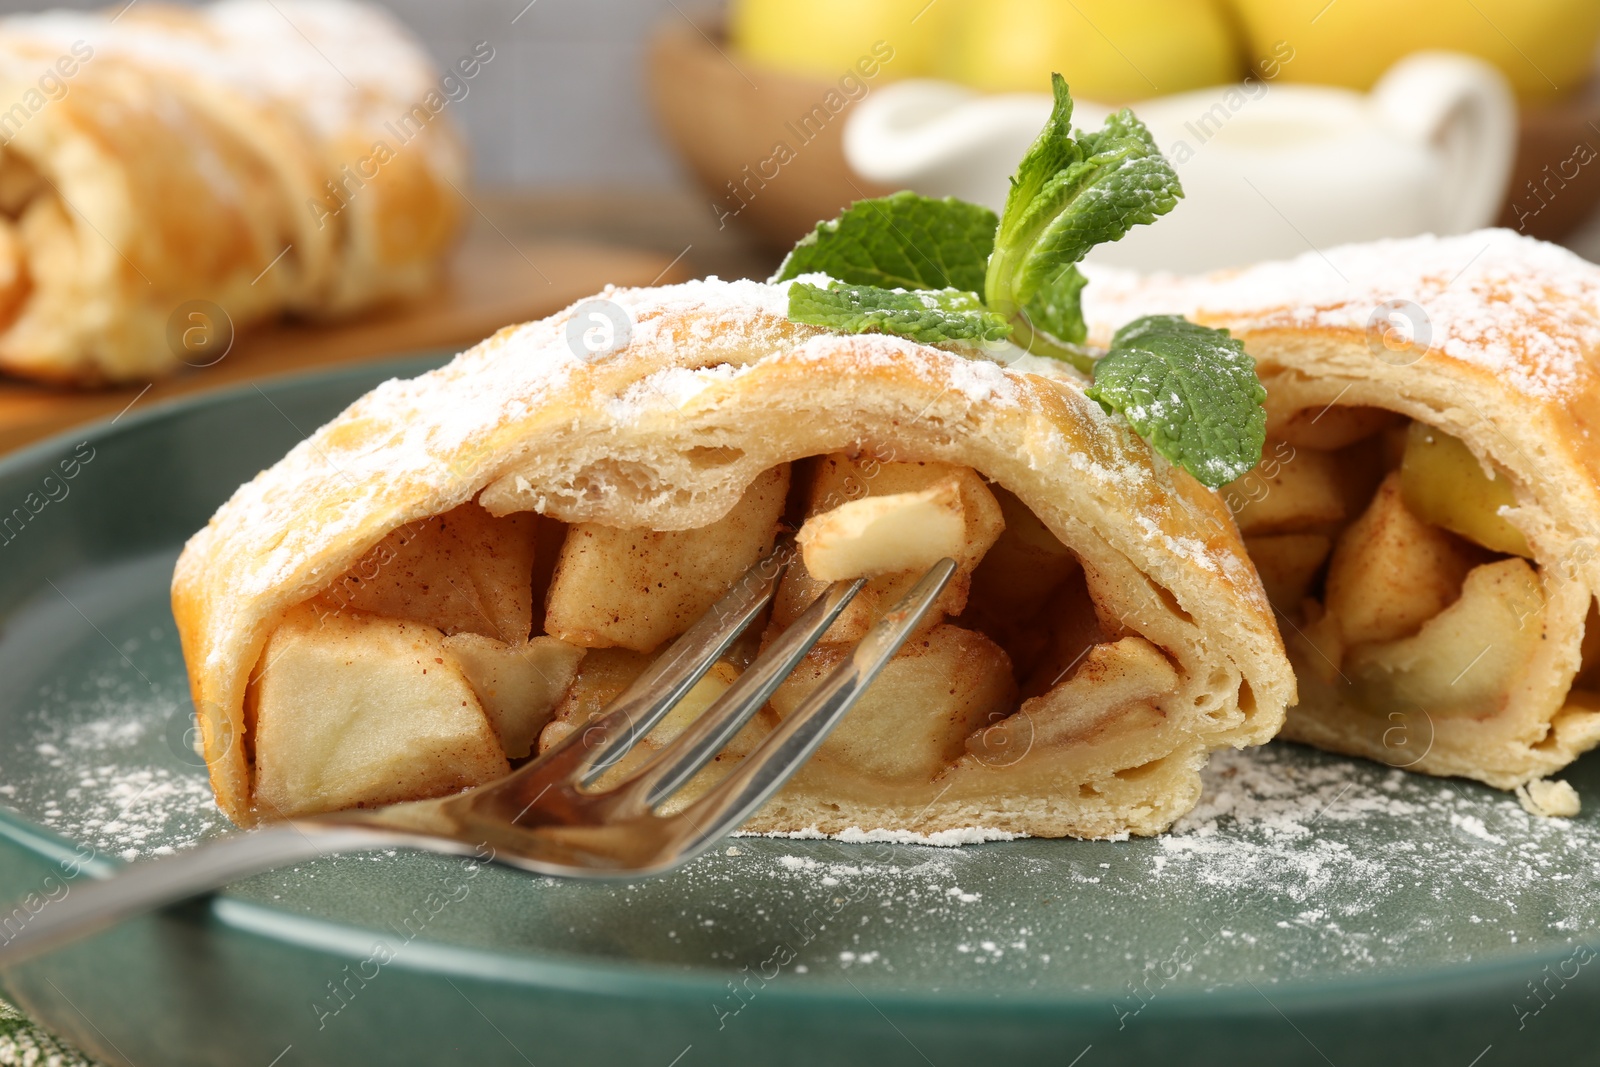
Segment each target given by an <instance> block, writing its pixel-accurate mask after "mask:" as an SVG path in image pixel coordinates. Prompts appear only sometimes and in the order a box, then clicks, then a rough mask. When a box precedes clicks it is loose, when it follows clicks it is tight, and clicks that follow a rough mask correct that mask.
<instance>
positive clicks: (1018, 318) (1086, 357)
mask: <svg viewBox="0 0 1600 1067" xmlns="http://www.w3.org/2000/svg"><path fill="white" fill-rule="evenodd" d="M1010 322H1011V326H1012V333H1011V342H1012V343H1013V344H1015V345H1016V346H1017V347H1018V348H1020V349H1022V350H1023V351H1024V352H1027V353H1028V355H1030V356H1043V357H1044V358H1045V359H1058V360H1060V361H1061V362H1063V363H1069V364H1071V365H1072V366H1074V367H1076V368H1077V369H1078V370H1080V371H1082V372H1083V373H1085V374H1088V375H1093V374H1094V365H1095V363H1096V362H1097V361H1098V359H1099V357H1100V356H1102V355H1104V353H1103V352H1101V351H1099V350H1098V349H1094V348H1090V347H1088V346H1086V345H1074V344H1068V343H1067V342H1065V341H1057V340H1056V339H1055V338H1053V337H1051V336H1050V335H1049V334H1045V333H1039V332H1037V331H1036V330H1034V329H1033V327H1032V326H1031V325H1030V324H1029V323H1028V316H1027V315H1025V314H1023V313H1022V312H1020V311H1019V312H1016V313H1015V314H1013V315H1012V316H1011V318H1010Z"/></svg>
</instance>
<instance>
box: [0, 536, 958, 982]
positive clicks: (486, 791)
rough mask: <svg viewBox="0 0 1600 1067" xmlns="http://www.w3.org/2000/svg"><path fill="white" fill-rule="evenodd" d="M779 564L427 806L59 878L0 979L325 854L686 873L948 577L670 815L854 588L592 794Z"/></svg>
mask: <svg viewBox="0 0 1600 1067" xmlns="http://www.w3.org/2000/svg"><path fill="white" fill-rule="evenodd" d="M793 553H794V547H793V544H792V542H788V541H785V542H782V543H780V544H779V546H778V547H777V548H776V549H775V550H774V551H773V552H772V554H771V555H769V556H768V557H767V558H766V559H764V560H762V561H761V562H760V563H757V564H756V565H755V566H754V567H752V568H750V570H749V571H747V572H746V573H745V575H744V577H743V578H742V579H740V581H739V582H737V583H736V584H735V585H734V587H733V588H732V589H731V590H730V591H729V592H728V593H727V594H726V595H724V596H723V598H722V599H721V600H719V601H718V602H717V603H716V604H715V605H713V606H712V608H711V610H710V611H708V612H707V613H706V614H705V615H704V616H703V617H702V618H701V619H700V620H699V621H698V622H696V623H695V624H694V625H693V626H692V627H690V628H689V630H688V631H687V632H685V633H684V634H683V636H682V637H680V638H678V639H677V640H676V641H675V642H673V644H672V645H671V646H669V647H668V648H667V650H666V652H664V653H662V655H661V656H660V657H659V658H657V660H656V661H655V662H654V663H653V664H651V666H650V667H649V669H647V670H646V671H645V672H644V673H643V674H642V675H640V676H639V678H638V680H637V681H635V682H634V683H633V685H631V686H630V687H629V688H628V689H627V690H625V691H624V692H623V693H622V695H621V696H619V697H617V699H616V700H614V701H612V703H611V704H610V705H608V706H607V708H606V709H605V711H604V712H603V713H602V714H601V715H599V716H597V717H596V718H594V719H593V720H591V721H590V722H589V723H587V724H586V725H584V726H581V727H579V728H578V729H576V730H574V731H573V732H572V733H571V734H569V735H567V737H565V738H564V739H562V740H561V741H560V742H559V743H558V744H556V745H555V746H554V747H552V748H551V749H550V751H548V752H546V753H544V754H543V755H541V756H540V757H538V758H537V759H535V760H532V761H531V762H529V763H527V764H526V765H524V766H523V767H521V768H519V769H518V770H516V771H513V772H512V773H511V774H510V775H508V776H507V777H505V778H502V779H500V780H499V781H496V782H490V783H488V784H486V785H481V786H478V787H477V788H475V789H470V790H467V791H466V792H463V793H457V794H455V795H453V796H448V797H443V798H440V799H437V800H424V801H415V802H412V803H405V804H393V805H390V806H388V807H383V808H375V809H371V810H354V811H341V812H334V813H331V814H327V815H318V816H313V817H310V818H301V819H292V820H288V821H285V822H278V823H273V824H271V825H269V826H266V827H264V828H262V829H259V830H252V831H248V832H246V833H241V834H236V835H233V836H230V837H225V838H222V839H220V840H218V841H215V842H212V843H210V844H206V845H202V846H200V847H198V848H195V849H193V850H191V851H188V852H184V853H180V854H179V855H177V856H174V857H171V858H168V859H161V860H151V861H145V862H141V863H136V864H134V865H132V866H130V867H127V868H124V869H121V870H119V871H118V872H117V873H115V874H113V875H112V876H110V877H109V878H106V879H105V880H103V881H84V880H83V879H78V880H75V881H73V882H70V883H68V885H69V888H68V891H67V894H66V895H65V896H63V897H60V898H57V899H56V900H55V901H53V902H51V903H49V904H47V905H46V906H44V907H43V908H41V909H40V910H39V911H37V912H35V913H34V914H33V915H32V918H31V919H30V920H29V922H28V923H27V924H26V925H25V926H23V927H22V928H21V929H20V930H19V931H17V932H16V933H14V934H12V935H11V937H10V939H9V940H8V941H6V942H5V943H4V944H3V945H0V968H4V967H9V966H12V965H14V964H17V963H20V962H21V961H23V960H25V959H28V958H31V957H33V956H36V955H38V954H40V953H44V952H48V951H50V950H51V949H54V948H56V947H59V946H61V945H64V944H66V943H68V942H71V941H75V940H77V939H78V938H81V937H85V936H88V935H90V934H93V933H95V932H97V931H99V930H103V929H105V928H106V927H108V926H111V925H113V924H115V923H117V922H120V921H122V920H123V919H126V918H131V917H133V916H135V915H140V914H143V913H145V912H149V911H153V910H155V909H157V908H160V907H163V906H164V905H168V904H173V903H177V902H178V901H181V900H184V899H186V898H189V897H192V896H197V895H200V894H203V893H207V892H210V891H212V890H215V889H220V888H221V887H223V886H225V885H227V884H228V883H230V882H233V881H237V880H238V879H240V878H245V877H248V876H250V875H253V874H260V873H262V872H263V871H268V870H271V869H273V868H275V867H282V866H287V865H289V864H293V863H298V862H302V861H304V860H308V859H314V858H316V857H319V856H325V855H329V854H332V853H338V852H356V851H364V850H371V849H382V848H395V847H404V848H416V849H423V850H426V851H429V852H439V853H444V854H446V855H465V856H476V857H479V858H491V859H493V860H494V861H496V862H499V863H503V864H506V865H508V866H511V867H519V868H521V869H523V870H525V871H532V872H534V873H536V874H545V875H556V876H560V877H569V878H638V877H644V876H649V875H655V874H661V873H664V872H666V871H669V870H672V869H673V868H675V867H678V866H680V865H682V864H684V863H687V862H688V861H689V860H691V859H693V858H694V857H695V856H697V855H699V854H700V853H701V852H703V851H705V850H706V849H707V848H709V847H711V846H712V845H713V844H715V843H716V842H717V841H719V840H721V839H722V838H723V837H725V836H726V835H728V834H730V833H732V832H733V831H734V830H736V829H737V828H738V827H739V825H740V824H741V823H743V822H744V821H745V819H747V818H748V817H749V816H750V815H751V814H752V813H753V812H754V811H755V810H756V809H757V808H758V807H760V806H761V804H762V803H763V802H764V801H765V800H766V799H767V798H768V797H770V796H771V795H772V794H773V793H774V792H776V791H777V790H778V789H779V788H780V787H781V786H782V785H783V783H784V782H786V781H788V780H789V778H790V776H791V775H793V774H794V773H795V771H797V770H799V769H800V767H801V765H802V764H804V763H805V761H806V760H807V759H808V758H810V756H811V754H812V753H813V752H815V751H816V749H817V746H818V745H820V744H822V741H823V739H824V738H826V737H827V736H828V733H829V731H831V730H832V729H833V727H834V726H835V725H836V724H837V723H838V722H839V720H840V719H842V718H843V717H844V715H845V713H846V712H847V711H849V710H850V709H851V708H852V707H853V706H854V705H855V703H856V702H857V701H858V700H859V699H860V698H861V694H862V693H863V692H865V691H866V688H867V687H868V686H869V685H870V684H871V683H872V680H873V679H874V678H876V677H877V675H878V672H879V671H881V670H882V669H883V666H884V664H886V663H887V662H888V661H889V660H890V659H891V658H893V656H894V654H895V653H896V652H898V651H899V650H900V647H901V646H902V645H904V644H905V642H906V639H907V638H909V637H910V636H911V633H912V631H913V630H915V628H916V626H917V624H918V623H919V622H920V621H921V620H922V618H923V616H924V615H926V614H927V612H928V609H929V608H930V607H931V606H932V605H933V603H934V602H935V601H936V600H937V599H938V597H939V594H940V593H941V592H942V591H943V590H944V587H945V586H946V585H947V584H948V583H949V581H950V577H951V575H953V574H954V573H955V569H956V565H955V562H954V561H952V560H949V559H945V560H941V561H940V562H938V563H936V564H935V565H934V566H933V567H932V568H931V569H929V571H928V572H927V573H926V574H925V575H923V577H922V579H921V580H920V581H919V582H917V584H916V585H915V586H914V587H913V588H912V590H911V591H910V592H909V593H907V594H906V596H905V597H904V599H902V600H901V601H900V603H899V604H897V605H895V607H894V609H893V610H892V611H890V612H889V613H888V614H886V615H885V616H884V617H883V618H882V619H880V620H879V621H878V622H877V624H876V625H874V626H873V627H872V629H871V630H870V631H869V632H868V633H867V636H866V637H865V638H863V639H862V641H861V643H860V644H858V645H857V646H856V648H855V650H854V652H853V653H852V654H851V656H850V657H849V658H848V659H846V660H845V661H844V662H843V663H841V664H840V665H839V666H838V667H837V668H835V670H834V671H833V672H832V673H831V674H829V675H828V677H827V678H825V679H824V680H823V682H822V684H820V685H819V686H818V687H817V688H816V689H815V690H814V691H812V693H811V694H810V696H808V697H807V698H806V699H805V701H804V702H802V703H801V704H800V706H799V707H798V708H796V709H795V711H794V712H793V714H791V715H790V716H788V717H787V718H785V719H784V720H783V722H782V724H781V725H779V726H778V727H777V728H776V729H775V730H773V731H772V733H771V734H769V735H768V736H767V737H766V738H765V739H764V740H763V741H762V742H761V744H760V745H759V746H758V747H757V748H756V749H755V750H754V751H752V752H751V753H750V754H749V755H747V756H746V757H745V758H744V759H743V760H742V761H741V762H740V763H739V764H738V766H737V767H735V768H734V770H733V771H732V772H731V773H730V774H728V775H727V777H725V778H723V779H722V780H721V781H720V782H718V783H717V784H716V785H714V786H713V787H711V788H710V789H709V790H707V791H706V792H705V793H704V794H703V795H701V796H700V797H699V798H697V799H696V800H694V801H693V802H691V803H689V804H688V805H686V806H685V807H683V808H682V810H680V811H677V812H675V813H673V814H669V815H662V814H658V813H657V811H656V809H657V808H659V807H660V806H661V805H662V804H663V803H665V802H666V801H667V800H668V799H670V798H671V797H672V796H673V794H675V793H676V792H677V791H678V790H679V789H681V788H682V787H683V786H684V785H685V784H686V783H687V782H688V781H689V780H690V779H692V778H693V777H694V776H695V774H696V773H698V772H699V771H700V770H701V769H702V768H703V767H705V765H706V764H707V763H709V762H710V761H711V760H712V759H714V758H715V757H716V755H717V753H719V752H720V751H721V750H722V748H723V746H724V745H726V744H727V743H728V742H729V741H730V740H732V739H733V737H734V735H735V734H737V733H738V732H739V730H740V729H741V728H742V727H743V726H744V725H745V723H747V722H749V720H750V719H751V717H752V716H754V715H755V714H756V712H758V711H759V710H761V708H762V706H763V705H765V704H766V702H767V699H768V698H769V697H771V696H772V693H773V691H774V690H776V689H777V688H778V686H779V685H780V684H782V682H783V680H784V679H785V678H787V677H788V676H789V674H790V672H791V671H793V670H794V669H795V667H796V665H798V664H799V662H800V661H801V659H803V658H804V657H805V655H806V653H807V652H809V651H810V650H811V648H812V646H813V645H815V644H816V643H817V641H818V640H820V639H821V637H822V635H823V633H824V632H826V631H827V629H828V627H829V626H831V625H832V624H833V622H834V620H835V619H837V618H838V617H839V614H840V612H842V611H843V610H844V609H845V606H846V605H848V604H849V603H850V601H851V599H852V598H853V597H854V596H855V595H856V593H857V592H859V591H860V589H861V587H862V585H863V584H865V580H864V579H856V580H855V581H851V582H836V583H834V584H833V585H832V586H830V587H829V588H828V590H827V591H826V592H825V593H824V594H823V595H822V596H820V597H818V598H817V600H816V601H814V602H813V603H812V604H811V606H810V607H809V608H808V609H807V610H806V611H805V612H804V613H803V614H802V615H801V616H800V618H798V619H797V620H795V622H794V624H793V625H791V626H790V627H789V628H788V629H786V630H784V631H783V633H782V634H781V635H779V636H778V638H777V639H776V640H774V641H773V642H772V643H771V644H770V645H769V646H768V647H767V649H766V651H764V652H762V653H761V655H760V656H758V657H757V658H756V659H755V661H754V662H753V663H751V665H750V666H749V668H748V669H747V670H745V672H744V673H743V674H741V675H740V676H739V677H738V679H737V680H735V681H734V683H733V684H732V685H731V686H729V687H728V689H727V690H725V691H724V692H723V693H722V695H721V696H720V697H718V698H717V700H716V701H714V702H713V703H712V704H711V705H710V707H708V708H706V710H705V711H704V712H702V713H701V714H700V716H699V717H698V718H696V719H695V720H694V722H693V723H691V724H690V725H689V726H688V727H686V728H685V729H684V730H683V731H682V732H681V733H679V734H678V735H677V736H676V737H674V738H673V739H672V740H671V742H669V743H668V744H666V745H665V746H663V747H662V748H661V750H660V751H659V752H657V753H656V754H655V755H654V756H652V757H651V758H650V759H649V760H647V761H646V762H645V763H644V765H643V766H641V767H639V768H637V769H636V770H634V771H633V772H632V773H631V774H629V775H627V776H626V777H625V778H624V779H623V780H622V781H621V782H618V783H616V784H615V785H613V786H611V787H610V788H608V789H605V790H597V789H594V788H593V783H594V782H595V780H596V779H597V778H599V777H600V775H601V774H603V773H604V772H605V771H606V770H607V769H608V768H610V767H613V766H615V765H616V763H617V761H619V760H621V759H622V758H623V757H624V756H626V755H627V754H628V753H629V752H630V751H631V750H632V749H633V748H634V746H635V745H636V744H637V743H638V742H639V741H640V740H641V739H642V738H644V737H645V735H647V734H648V733H649V732H650V731H651V730H652V729H653V728H654V727H655V726H656V724H657V723H659V722H660V721H661V719H662V718H663V717H665V716H666V714H667V713H668V712H670V711H671V710H672V708H673V707H674V706H675V705H676V704H677V703H678V702H679V701H680V700H681V699H683V697H684V695H685V694H686V693H688V692H689V690H690V689H691V688H693V687H694V685H695V683H696V682H698V681H699V680H700V679H701V678H702V677H704V676H705V674H706V672H707V671H708V670H710V669H711V667H712V665H713V664H714V663H715V662H716V661H717V660H718V659H719V658H720V657H721V656H722V655H723V654H724V653H725V652H727V650H728V648H729V647H730V646H731V645H732V644H733V642H734V640H735V639H737V638H738V636H739V635H740V634H741V633H743V632H744V630H745V629H746V628H748V627H749V625H750V624H751V622H752V621H754V620H755V618H756V617H757V615H759V614H760V612H761V610H762V608H763V607H765V606H766V605H767V603H768V602H770V601H771V599H772V595H773V592H774V590H775V589H776V588H777V583H778V579H779V578H780V577H781V575H782V573H783V570H784V567H785V566H786V564H787V563H788V561H789V559H791V558H792V556H793Z"/></svg>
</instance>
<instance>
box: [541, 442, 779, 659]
mask: <svg viewBox="0 0 1600 1067" xmlns="http://www.w3.org/2000/svg"><path fill="white" fill-rule="evenodd" d="M788 491H789V468H788V467H787V466H782V467H774V468H773V469H772V470H769V471H767V472H766V473H764V474H762V475H761V476H760V477H758V478H757V479H756V480H755V481H754V482H753V483H752V484H751V485H750V487H749V488H748V489H746V490H745V493H744V496H743V497H742V498H741V499H740V500H739V502H738V503H737V504H735V505H734V507H733V510H731V511H729V512H728V513H727V514H726V515H724V516H723V517H722V518H720V519H718V520H717V521H716V522H714V523H712V524H711V525H710V526H705V527H702V528H701V529H698V530H672V531H659V530H637V529H636V530H622V529H617V528H616V527H612V526H601V525H599V524H597V523H592V522H585V523H579V524H577V525H575V526H573V527H572V528H571V529H569V530H568V531H567V540H566V542H565V543H564V544H563V545H562V546H561V559H560V561H559V562H558V563H557V564H556V572H555V577H554V579H552V581H551V583H550V595H549V598H548V600H547V602H546V606H545V632H546V633H548V634H550V635H551V636H552V637H559V638H561V640H563V641H566V642H568V643H569V644H574V645H581V646H583V647H585V648H611V647H621V648H630V649H633V650H634V651H637V652H648V651H649V650H651V649H653V648H655V647H656V646H658V645H660V644H661V643H662V642H663V641H666V640H667V639H668V638H672V637H676V636H678V635H679V634H681V633H683V631H685V630H687V629H688V628H689V627H690V626H691V625H692V624H693V623H694V621H695V620H696V619H698V618H699V617H700V616H701V615H703V614H705V612H706V610H707V609H709V608H710V607H711V605H712V604H714V603H716V602H717V600H718V599H719V598H720V597H721V596H722V595H723V594H724V593H726V592H727V591H728V590H729V589H730V588H731V587H732V586H733V583H734V582H736V581H738V580H739V577H740V576H741V575H743V574H744V572H745V571H746V570H748V569H749V568H750V567H751V566H752V565H754V564H755V563H756V561H758V560H759V559H761V557H762V556H764V555H766V554H767V553H768V552H770V551H771V550H772V543H773V539H774V537H775V536H776V535H777V530H778V520H779V519H780V518H781V517H782V515H783V506H784V501H785V498H786V497H787V495H788Z"/></svg>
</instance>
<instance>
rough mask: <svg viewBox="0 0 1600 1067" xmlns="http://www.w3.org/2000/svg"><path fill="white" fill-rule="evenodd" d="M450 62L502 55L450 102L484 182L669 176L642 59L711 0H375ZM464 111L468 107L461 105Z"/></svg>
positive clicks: (34, 1)
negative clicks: (659, 34) (654, 33)
mask: <svg viewBox="0 0 1600 1067" xmlns="http://www.w3.org/2000/svg"><path fill="white" fill-rule="evenodd" d="M121 2H122V0H0V13H11V12H18V11H34V10H39V9H41V8H46V7H61V6H66V7H90V8H93V7H108V6H113V7H114V6H118V5H119V4H120V3H121ZM378 2H381V3H382V4H383V5H384V6H385V7H387V8H389V9H390V10H391V11H393V12H394V13H395V15H397V16H398V17H399V18H400V19H401V21H403V22H405V23H406V24H407V25H408V26H410V27H411V28H412V30H413V31H414V32H415V33H416V34H417V35H418V36H419V37H420V38H421V39H422V40H423V41H424V42H425V43H426V45H427V47H428V49H429V50H430V51H431V52H432V53H433V55H434V57H435V58H436V59H437V60H439V61H440V62H441V63H449V62H452V61H454V60H455V59H457V58H459V57H460V56H463V55H465V54H467V53H468V52H469V51H470V50H471V48H472V46H473V45H474V44H475V43H477V42H478V41H488V42H489V43H490V44H491V45H493V46H494V49H495V57H494V60H493V61H492V62H491V63H490V64H489V66H488V67H487V68H485V70H484V72H483V74H482V75H481V76H479V77H478V78H477V79H475V80H474V81H473V82H472V87H471V92H470V93H469V94H468V96H467V97H466V99H464V100H462V101H461V102H460V103H459V104H452V105H451V110H452V112H453V113H454V114H455V115H456V116H457V118H458V120H459V121H460V122H462V123H463V124H464V125H465V126H466V128H467V133H468V136H469V137H470V138H471V139H472V144H473V149H474V152H475V154H476V162H477V177H478V182H479V184H481V185H494V186H506V185H524V186H526V185H543V186H564V187H574V186H601V185H604V186H612V187H635V188H637V187H639V186H651V185H665V184H670V183H673V182H675V181H676V180H677V178H678V170H677V166H676V164H675V163H674V162H673V161H672V159H671V157H670V154H669V153H668V151H667V149H666V148H665V146H664V145H663V144H662V142H661V140H660V138H659V137H657V136H656V134H655V131H654V129H653V128H652V123H651V118H650V110H649V104H648V101H647V100H646V99H645V89H644V74H643V68H642V61H643V54H644V44H645V38H646V36H647V35H648V33H649V31H650V28H651V27H652V26H654V25H655V24H656V23H657V21H658V20H661V19H668V18H670V19H681V18H684V17H685V15H684V12H688V13H690V14H703V13H704V12H706V11H707V10H714V9H715V6H714V5H711V4H707V3H706V2H705V0H698V3H696V2H691V0H534V2H533V3H531V4H529V3H528V0H378ZM457 108H459V110H457Z"/></svg>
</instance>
